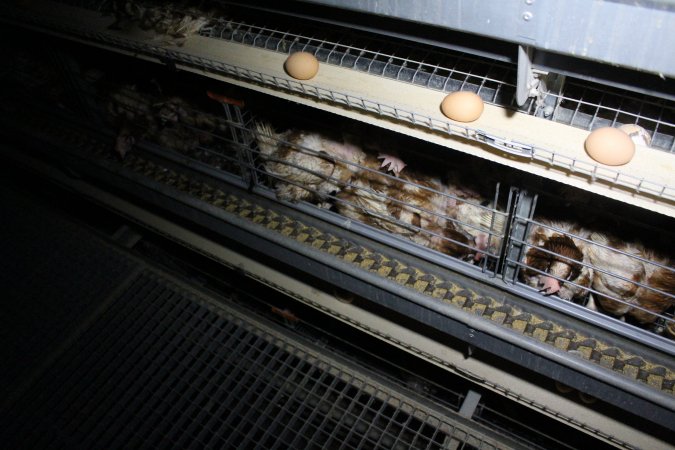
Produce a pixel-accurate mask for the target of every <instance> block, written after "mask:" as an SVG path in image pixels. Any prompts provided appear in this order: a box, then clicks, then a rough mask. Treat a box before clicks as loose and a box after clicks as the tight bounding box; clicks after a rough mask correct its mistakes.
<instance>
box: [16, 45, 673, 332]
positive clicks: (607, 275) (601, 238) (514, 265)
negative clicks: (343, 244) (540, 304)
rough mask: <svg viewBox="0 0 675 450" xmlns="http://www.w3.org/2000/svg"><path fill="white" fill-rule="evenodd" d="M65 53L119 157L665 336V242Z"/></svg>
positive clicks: (484, 172)
mask: <svg viewBox="0 0 675 450" xmlns="http://www.w3.org/2000/svg"><path fill="white" fill-rule="evenodd" d="M57 59H59V58H57ZM76 59H77V58H75V59H72V58H69V57H67V56H65V55H62V56H61V58H60V60H61V62H60V63H56V62H55V63H54V64H52V66H47V67H48V68H50V69H51V70H54V71H56V72H59V73H62V75H61V76H60V78H61V79H69V80H72V81H71V82H69V83H67V86H68V89H69V91H68V95H67V96H68V97H69V98H71V99H77V101H76V102H75V103H74V104H75V105H85V106H83V107H82V108H81V111H80V115H79V119H78V120H79V121H80V123H86V122H87V121H90V126H91V127H94V128H97V127H100V126H103V127H104V128H106V129H108V130H109V131H108V133H109V134H110V135H112V136H113V141H114V144H113V146H114V151H115V152H116V153H117V155H118V156H117V157H118V158H119V159H124V157H125V154H126V153H127V152H129V151H133V149H134V148H139V149H140V148H141V147H144V146H145V147H147V146H148V145H150V146H151V147H152V148H154V149H155V150H154V151H156V152H160V153H164V154H167V153H174V154H176V155H177V156H176V157H180V158H183V159H181V160H179V161H183V162H182V163H183V164H185V163H186V162H187V161H192V162H190V163H188V164H190V165H191V166H194V164H201V165H202V166H203V167H205V168H208V169H209V170H212V171H215V172H216V173H221V174H222V173H227V174H229V175H230V176H231V177H232V178H233V179H235V180H239V182H240V183H241V184H243V185H246V186H248V187H249V188H256V189H258V190H259V191H260V192H267V194H268V195H269V196H272V197H276V198H277V199H279V200H282V201H284V202H285V203H286V204H287V205H290V206H296V205H299V204H304V205H307V204H309V206H310V208H309V209H307V208H305V209H304V211H309V212H310V213H312V214H315V215H316V216H317V217H320V218H322V219H327V220H330V221H331V222H332V223H333V224H337V225H339V226H343V227H346V228H348V229H349V230H350V231H356V232H363V233H364V234H366V235H367V236H368V237H370V238H374V239H376V240H379V241H380V242H382V243H384V244H386V245H389V246H392V247H395V248H399V249H405V251H406V252H408V253H412V254H413V255H415V256H421V257H422V258H425V259H428V260H430V261H433V262H435V263H440V264H443V265H446V266H450V267H458V266H461V267H463V268H464V269H466V270H470V271H472V272H474V273H475V274H476V275H477V276H481V277H484V279H491V278H495V277H497V275H500V279H501V280H502V281H505V282H506V283H507V285H508V286H511V287H513V288H514V289H515V290H516V291H518V292H519V291H521V290H523V289H525V290H529V291H532V290H535V291H540V293H541V294H542V295H543V296H546V298H548V299H549V300H552V299H553V298H559V299H561V300H563V301H571V302H574V303H579V304H581V305H588V307H589V308H592V309H595V310H599V311H601V312H603V313H607V314H609V315H611V316H615V317H619V318H622V319H624V320H627V321H628V322H631V323H634V324H635V325H637V326H638V327H641V328H647V329H650V330H652V331H654V332H656V333H657V334H662V335H665V336H671V335H672V334H673V331H674V328H675V327H674V326H673V318H672V313H673V311H672V309H673V296H674V292H675V283H673V282H672V280H673V278H674V277H675V275H673V274H674V273H675V269H673V268H672V266H673V263H672V260H671V259H669V258H671V257H672V256H671V255H670V254H669V252H670V250H669V249H668V248H663V249H662V253H664V254H663V255H661V256H659V255H657V252H655V251H654V250H653V247H654V246H653V245H652V246H651V247H649V246H646V247H645V246H641V244H640V243H639V239H637V238H636V237H635V236H639V235H640V231H635V235H634V236H632V237H631V236H622V238H621V239H618V238H615V237H612V236H611V234H607V233H604V234H603V233H602V229H599V230H598V231H595V230H594V229H593V228H592V227H585V226H583V225H582V223H583V222H577V221H575V220H574V217H571V218H563V219H562V220H547V219H546V218H545V216H540V215H537V214H536V212H537V211H536V210H535V207H537V206H536V201H535V204H534V205H532V207H531V208H529V209H526V210H523V211H521V210H520V209H518V208H516V207H515V206H516V205H515V203H514V201H515V200H514V196H515V195H517V194H518V193H519V192H521V191H522V189H521V187H522V186H521V183H519V181H518V180H517V179H516V177H512V176H509V175H508V174H507V173H505V172H504V171H503V170H493V169H494V167H491V166H488V165H482V164H477V163H476V162H475V161H471V159H468V160H463V161H461V162H460V163H458V164H455V165H454V167H452V164H451V163H450V160H447V159H446V160H445V161H440V160H438V159H436V158H434V157H433V156H429V155H432V154H434V153H435V152H436V149H430V148H426V150H424V149H421V148H420V149H419V150H418V149H417V148H415V149H413V150H411V149H410V148H409V147H414V146H417V147H420V145H419V143H413V145H406V143H402V142H400V138H399V137H395V136H394V137H392V136H391V135H388V134H387V133H383V132H378V131H377V130H375V129H373V128H372V127H368V126H363V125H355V124H353V123H350V122H344V121H343V122H340V121H338V120H335V118H334V117H329V118H327V119H325V120H319V119H317V120H309V119H308V118H307V114H306V111H305V112H302V110H301V113H300V114H298V113H297V111H295V112H294V113H293V114H290V113H286V114H283V116H284V120H283V121H278V122H281V123H282V126H281V127H275V126H274V125H273V124H274V123H276V122H274V120H267V118H266V117H265V116H264V115H260V114H257V115H256V114H254V112H255V109H256V108H250V107H246V106H244V104H243V101H242V100H241V99H239V98H237V95H236V94H235V95H234V96H229V97H227V96H224V95H220V94H219V93H218V91H217V90H209V89H204V88H201V87H198V88H194V83H192V82H191V83H187V85H192V87H191V88H187V87H186V84H185V83H183V82H182V81H181V82H175V81H173V82H171V83H167V82H164V80H163V79H162V77H161V76H157V77H152V80H151V81H149V82H140V81H139V80H134V77H133V76H132V77H116V76H110V74H111V73H115V71H117V72H119V67H116V68H115V64H114V63H112V64H110V65H108V66H107V67H105V68H104V70H101V69H95V68H91V67H88V66H86V65H82V64H81V63H79V62H78V61H77V60H76ZM22 67H23V68H24V69H26V70H28V69H27V68H28V67H29V65H25V66H22V65H21V64H19V65H17V73H21V71H22V70H24V69H22ZM143 70H144V69H141V68H139V70H138V71H139V72H142V71H143ZM106 73H107V74H108V76H105V75H104V74H106ZM26 80H27V81H28V82H30V83H29V85H32V84H34V83H33V82H31V81H30V80H32V78H27V79H26ZM43 100H44V98H43ZM47 100H48V99H47ZM33 101H35V100H33ZM42 103H49V101H43V102H42ZM52 103H53V106H54V107H58V105H59V101H58V99H54V100H53V101H52ZM43 106H44V105H43ZM284 108H287V107H285V106H282V107H281V108H280V109H282V110H284ZM258 109H259V108H258ZM272 109H274V108H272ZM268 115H269V114H268ZM272 116H274V115H272ZM277 116H279V114H277ZM408 144H409V143H408ZM139 146H140V147H139ZM422 147H423V146H422ZM110 156H112V155H110ZM467 161H469V162H467ZM476 180H479V182H477V181H476ZM504 184H506V185H508V186H509V188H508V189H504V188H503V185H504ZM547 201H548V202H549V203H553V204H559V203H561V202H564V200H562V199H561V198H560V197H556V196H548V197H547ZM607 261H612V263H608V262H607ZM616 261H618V262H616ZM626 270H629V271H628V272H626ZM619 285H621V287H620V286H619ZM542 298H544V297H542Z"/></svg>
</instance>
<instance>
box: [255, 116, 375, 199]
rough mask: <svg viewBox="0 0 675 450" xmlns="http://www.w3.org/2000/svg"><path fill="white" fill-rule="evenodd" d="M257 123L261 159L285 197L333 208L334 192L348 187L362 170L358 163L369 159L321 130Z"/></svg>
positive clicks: (359, 150)
mask: <svg viewBox="0 0 675 450" xmlns="http://www.w3.org/2000/svg"><path fill="white" fill-rule="evenodd" d="M255 126H256V137H257V141H258V150H259V155H260V159H261V160H262V162H263V166H264V167H265V171H266V172H267V173H268V174H269V175H271V176H272V177H273V178H274V184H275V187H276V194H277V197H278V198H280V199H282V200H287V201H292V202H298V201H301V200H305V201H309V202H312V203H317V204H320V206H323V207H329V206H330V205H329V203H328V202H327V200H328V199H329V197H330V195H331V194H333V193H336V192H339V191H340V190H341V189H342V187H343V186H345V184H346V183H347V182H348V181H349V180H350V179H351V178H352V176H353V175H354V173H355V172H356V171H357V170H358V166H357V164H362V163H363V161H364V160H365V158H366V153H365V152H364V151H363V150H361V148H359V147H357V146H356V145H353V144H349V143H343V142H338V141H336V140H333V139H331V138H329V137H327V136H324V135H322V134H319V133H312V132H308V131H301V130H287V131H284V132H283V133H276V132H275V131H274V130H273V129H272V127H271V125H270V124H268V123H264V122H258V123H256V125H255Z"/></svg>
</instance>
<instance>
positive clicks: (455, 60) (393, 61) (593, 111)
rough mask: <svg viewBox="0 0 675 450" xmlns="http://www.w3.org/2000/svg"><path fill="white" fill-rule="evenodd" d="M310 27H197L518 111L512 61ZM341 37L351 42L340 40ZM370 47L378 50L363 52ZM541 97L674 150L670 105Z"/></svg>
mask: <svg viewBox="0 0 675 450" xmlns="http://www.w3.org/2000/svg"><path fill="white" fill-rule="evenodd" d="M312 31H313V32H315V33H316V34H318V35H321V36H322V37H313V36H307V35H302V34H295V33H292V32H290V31H281V30H279V29H275V28H268V27H261V26H256V25H252V24H247V23H244V22H236V21H231V20H224V19H222V20H221V21H219V23H218V24H217V25H211V26H207V27H204V28H202V30H201V31H200V34H201V35H202V36H206V37H212V38H219V39H225V40H228V41H231V42H237V43H241V44H245V45H250V46H253V47H260V48H265V49H267V50H273V51H277V52H281V53H293V52H297V51H304V52H309V53H312V54H314V55H315V56H316V58H317V59H318V60H319V61H321V62H323V63H327V64H333V65H337V66H341V67H346V68H350V69H354V70H358V71H361V72H367V73H369V74H372V75H377V76H382V77H385V78H391V79H395V80H397V81H402V82H407V83H412V84H417V85H420V86H424V87H427V88H430V89H435V90H439V91H443V92H454V91H458V90H467V91H472V92H475V93H477V94H478V95H479V96H480V97H481V98H482V99H483V100H484V101H486V102H488V103H492V104H496V105H500V106H503V107H508V108H512V109H516V106H515V104H514V101H513V99H514V97H515V90H516V84H515V79H516V69H515V67H514V66H513V65H509V64H504V63H497V62H492V61H489V60H487V59H481V58H476V57H472V56H469V55H466V54H459V53H456V52H451V51H446V52H444V53H440V52H436V51H432V50H424V49H422V48H421V47H417V48H415V47H410V46H407V45H404V44H401V43H394V42H393V41H391V40H390V41H389V42H385V43H383V42H381V41H379V40H377V39H373V38H369V37H368V36H364V35H360V36H359V35H356V34H351V33H350V32H349V31H345V32H343V33H341V34H340V35H339V36H336V40H333V41H331V40H329V39H326V38H324V37H323V36H326V35H328V33H330V32H329V31H322V30H319V29H316V30H312ZM347 40H349V41H350V42H349V43H345V41H347ZM369 46H370V47H373V48H377V50H369V49H368V47H369ZM542 94H543V97H544V99H546V98H552V99H553V102H552V103H553V104H555V105H556V106H555V108H554V111H553V114H550V115H547V116H546V117H547V118H549V119H550V120H553V121H555V122H559V123H564V124H566V125H571V126H574V127H577V128H583V129H586V130H592V129H595V128H599V127H603V126H618V125H622V124H638V125H640V126H642V127H643V128H645V129H646V130H647V131H649V132H650V134H651V135H652V141H651V146H652V147H654V148H657V149H661V150H666V151H669V152H673V151H674V150H675V125H674V123H675V106H673V105H672V104H671V102H667V101H666V100H659V99H655V98H653V97H650V96H647V95H643V96H638V95H636V94H628V93H626V92H625V91H621V90H618V89H614V90H611V89H609V88H606V87H602V88H601V87H598V86H594V85H591V84H590V83H588V84H582V83H581V82H579V81H577V80H573V79H570V78H568V80H567V81H566V83H565V85H564V88H563V92H562V93H561V94H558V93H556V92H543V93H542ZM544 103H547V104H548V103H549V102H546V101H544ZM540 104H541V103H540V102H537V101H534V100H533V99H532V98H530V99H528V101H527V102H526V103H525V104H524V105H523V106H521V107H520V108H519V109H520V110H521V111H522V112H526V113H528V114H530V115H534V114H536V113H537V111H538V108H539V107H540Z"/></svg>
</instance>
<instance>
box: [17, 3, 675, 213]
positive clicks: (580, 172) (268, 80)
mask: <svg viewBox="0 0 675 450" xmlns="http://www.w3.org/2000/svg"><path fill="white" fill-rule="evenodd" d="M9 13H10V16H11V15H14V16H16V17H15V18H18V19H19V20H21V21H23V22H28V23H37V24H39V25H41V26H48V27H50V28H52V29H55V30H59V31H61V32H64V33H66V34H76V35H78V36H81V37H85V38H87V39H91V40H94V41H99V42H103V43H106V44H109V45H112V46H114V47H118V48H124V49H127V50H131V51H133V52H135V53H137V54H140V55H149V56H153V57H158V58H160V59H161V60H166V61H174V62H177V63H183V64H187V65H189V66H192V67H198V68H201V69H205V70H206V71H211V72H215V73H220V74H225V75H227V76H232V77H235V78H238V79H243V80H246V81H249V82H252V83H255V84H261V85H266V86H272V87H274V88H278V89H282V90H286V91H290V92H292V93H296V94H301V95H303V96H308V97H310V98H315V99H318V100H327V101H329V102H331V103H333V104H337V105H342V106H346V107H348V108H351V109H359V110H362V111H364V112H367V113H374V114H376V115H378V116H381V117H384V118H388V119H394V120H396V121H402V122H407V123H410V124H412V125H415V126H418V127H422V128H427V129H430V130H432V131H438V132H441V133H444V134H448V135H456V136H461V137H464V138H467V139H470V140H475V141H478V142H482V143H485V144H487V145H490V146H492V147H495V148H497V149H499V150H501V151H504V152H507V153H512V154H516V155H517V156H519V157H524V158H529V159H530V160H531V161H533V162H536V163H538V164H540V165H543V166H545V167H547V168H548V169H555V170H557V171H558V172H560V173H563V174H564V175H565V176H570V175H572V176H581V177H584V178H586V179H588V181H590V182H593V183H597V182H599V183H602V184H604V185H606V186H607V187H608V188H611V189H617V188H618V189H619V190H624V189H625V190H628V191H629V192H632V193H635V194H640V195H641V196H643V197H647V198H653V199H655V200H658V201H663V202H666V203H668V204H671V203H673V202H675V186H671V185H664V184H661V183H656V182H653V181H649V180H647V179H645V178H644V177H636V176H633V175H630V174H628V173H626V172H620V171H617V170H614V169H612V168H609V167H601V166H599V165H597V164H593V163H590V162H587V161H580V160H578V159H576V158H573V157H569V156H566V155H562V154H559V153H556V152H555V151H552V150H549V149H545V148H541V147H536V146H532V145H531V144H528V143H522V142H515V141H512V140H509V139H504V138H501V137H500V136H493V135H490V134H489V133H486V132H484V131H482V130H479V129H475V128H472V127H469V126H465V125H456V124H452V123H450V122H448V121H445V120H439V119H434V118H432V117H429V116H425V115H422V114H418V113H415V112H414V111H409V110H405V109H402V108H399V107H396V106H392V105H386V104H382V103H380V102H378V101H376V100H372V99H367V98H364V97H358V96H353V95H349V94H346V93H340V92H335V91H332V90H329V89H324V88H320V87H316V86H310V85H307V84H305V83H301V82H299V81H297V80H290V79H286V78H280V77H277V76H273V75H269V74H264V73H261V72H257V71H253V70H250V69H248V68H244V67H239V66H235V65H232V64H228V63H225V62H223V61H216V60H212V59H208V58H203V57H197V56H194V55H191V54H188V53H185V52H182V51H180V50H179V49H177V48H165V47H160V46H157V45H151V44H147V43H140V42H138V41H133V40H130V39H123V38H119V37H116V36H113V35H110V34H108V33H105V32H98V31H93V30H89V29H75V28H73V27H72V26H70V25H68V24H64V23H61V22H59V21H54V20H49V19H41V18H37V17H32V16H26V15H23V14H21V13H20V12H19V11H16V10H10V11H9Z"/></svg>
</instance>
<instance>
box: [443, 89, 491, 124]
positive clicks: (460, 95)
mask: <svg viewBox="0 0 675 450" xmlns="http://www.w3.org/2000/svg"><path fill="white" fill-rule="evenodd" d="M483 108H484V105H483V100H482V99H481V98H480V96H478V94H474V93H473V92H469V91H457V92H453V93H452V94H449V95H448V96H447V97H445V98H444V99H443V102H442V103H441V111H442V112H443V114H445V116H447V117H448V118H450V119H452V120H456V121H458V122H473V121H474V120H476V119H478V118H479V117H480V115H481V114H483Z"/></svg>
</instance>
